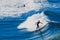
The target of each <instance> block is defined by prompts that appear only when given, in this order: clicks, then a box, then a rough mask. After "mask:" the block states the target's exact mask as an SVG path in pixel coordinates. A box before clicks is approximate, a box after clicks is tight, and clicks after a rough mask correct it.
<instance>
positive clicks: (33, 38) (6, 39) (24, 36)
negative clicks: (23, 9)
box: [0, 0, 60, 40]
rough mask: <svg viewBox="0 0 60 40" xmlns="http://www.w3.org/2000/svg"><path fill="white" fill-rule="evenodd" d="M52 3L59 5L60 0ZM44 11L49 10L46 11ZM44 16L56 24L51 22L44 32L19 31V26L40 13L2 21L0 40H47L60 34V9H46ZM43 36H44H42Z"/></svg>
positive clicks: (51, 0)
mask: <svg viewBox="0 0 60 40" xmlns="http://www.w3.org/2000/svg"><path fill="white" fill-rule="evenodd" d="M49 2H50V3H58V2H60V0H56V1H55V0H49ZM44 9H47V10H46V11H45V10H44ZM44 9H42V10H44V14H45V15H46V16H48V19H50V20H51V21H54V22H49V23H48V24H47V25H45V27H44V28H42V29H41V30H43V31H42V32H40V30H38V31H35V32H29V31H26V29H25V28H23V29H17V26H18V25H19V24H21V23H22V22H24V21H26V19H27V18H28V17H29V16H32V15H34V14H36V13H41V12H42V10H39V11H37V12H36V11H34V10H32V11H30V12H28V14H22V15H21V16H20V17H16V18H12V17H5V18H4V19H0V40H47V39H48V38H49V37H51V36H53V35H55V34H60V8H44ZM41 35H42V36H41Z"/></svg>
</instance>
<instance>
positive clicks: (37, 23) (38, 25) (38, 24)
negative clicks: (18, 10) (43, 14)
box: [37, 21, 42, 29]
mask: <svg viewBox="0 0 60 40" xmlns="http://www.w3.org/2000/svg"><path fill="white" fill-rule="evenodd" d="M40 23H41V22H40V21H38V22H37V29H38V28H39V24H40ZM41 24H42V23H41Z"/></svg>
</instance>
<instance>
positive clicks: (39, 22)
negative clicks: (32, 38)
mask: <svg viewBox="0 0 60 40" xmlns="http://www.w3.org/2000/svg"><path fill="white" fill-rule="evenodd" d="M40 23H41V22H40V21H38V22H37V28H36V29H37V31H39V32H40V35H41V38H42V40H44V37H43V35H42V31H41V30H39V29H40V28H39V27H40V26H39V24H40ZM41 24H42V23H41Z"/></svg>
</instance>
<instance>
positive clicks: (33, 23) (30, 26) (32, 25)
mask: <svg viewBox="0 0 60 40" xmlns="http://www.w3.org/2000/svg"><path fill="white" fill-rule="evenodd" d="M46 19H47V17H46V16H45V15H44V13H43V12H42V13H41V14H39V13H37V14H34V15H32V16H30V17H28V18H27V20H26V21H25V22H23V23H21V24H20V25H19V26H18V27H17V28H18V29H22V28H27V31H35V30H36V27H37V21H38V20H40V21H41V22H42V24H39V26H40V28H42V27H44V25H46V24H47V23H48V22H47V20H46Z"/></svg>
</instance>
